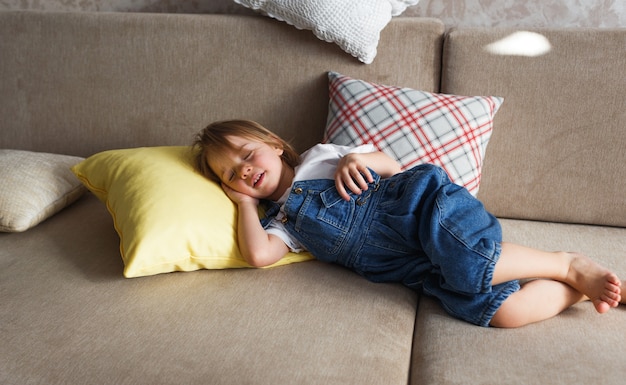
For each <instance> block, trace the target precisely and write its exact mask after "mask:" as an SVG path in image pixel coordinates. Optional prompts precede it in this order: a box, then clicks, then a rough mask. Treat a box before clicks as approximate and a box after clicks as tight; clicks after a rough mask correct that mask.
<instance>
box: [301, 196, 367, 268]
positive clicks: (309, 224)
mask: <svg viewBox="0 0 626 385" xmlns="http://www.w3.org/2000/svg"><path fill="white" fill-rule="evenodd" d="M354 205H355V201H354V198H351V199H350V201H345V200H343V199H342V198H341V197H340V196H339V194H338V193H337V190H336V189H335V187H334V186H332V187H329V188H327V189H325V190H323V191H316V190H307V191H306V196H305V198H304V201H303V202H302V205H301V206H300V208H299V210H298V215H297V217H296V223H295V230H296V232H297V233H298V234H299V236H300V237H301V242H302V243H303V244H304V245H305V247H306V248H307V249H308V250H309V251H310V252H311V253H313V255H315V256H316V257H317V258H318V259H323V260H328V257H331V256H333V255H335V254H336V253H337V252H338V251H339V250H340V249H341V247H342V245H343V244H344V242H345V240H346V237H347V235H348V233H349V232H350V227H351V224H352V221H353V218H352V216H353V214H354V210H355V207H354ZM325 257H326V258H325ZM331 259H333V258H331Z"/></svg>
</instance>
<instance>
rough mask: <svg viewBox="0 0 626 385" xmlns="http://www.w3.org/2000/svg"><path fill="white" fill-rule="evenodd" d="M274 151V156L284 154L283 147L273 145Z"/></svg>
mask: <svg viewBox="0 0 626 385" xmlns="http://www.w3.org/2000/svg"><path fill="white" fill-rule="evenodd" d="M274 151H276V154H277V155H278V156H281V155H283V153H284V152H285V150H284V149H283V147H282V146H281V145H279V144H274Z"/></svg>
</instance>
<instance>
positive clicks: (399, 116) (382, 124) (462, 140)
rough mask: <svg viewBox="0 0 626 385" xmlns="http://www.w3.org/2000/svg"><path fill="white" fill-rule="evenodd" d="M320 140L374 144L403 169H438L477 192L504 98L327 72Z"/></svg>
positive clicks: (352, 143)
mask: <svg viewBox="0 0 626 385" xmlns="http://www.w3.org/2000/svg"><path fill="white" fill-rule="evenodd" d="M328 76H329V80H330V87H329V95H330V105H329V115H328V121H327V125H326V132H325V136H324V141H325V142H331V143H335V144H342V145H360V144H364V143H372V144H374V145H375V146H376V147H377V148H378V149H379V150H380V151H383V152H385V153H387V154H388V155H390V156H392V157H393V158H395V159H396V160H397V161H398V162H399V163H400V165H401V166H402V167H403V168H404V169H407V168H410V167H413V166H415V165H418V164H421V163H432V164H436V165H439V166H441V167H443V168H444V169H445V170H446V172H447V173H448V175H449V176H450V178H451V179H452V180H453V181H454V182H455V183H457V184H460V185H463V186H465V187H466V188H467V189H468V190H469V191H470V192H471V193H472V194H474V195H476V194H477V193H478V187H479V184H480V175H481V167H482V162H483V157H484V155H485V149H486V147H487V143H488V142H489V139H490V137H491V132H492V129H493V117H494V115H495V114H496V112H497V111H498V108H500V105H501V104H502V101H503V99H502V98H499V97H493V96H487V97H485V96H457V95H445V94H434V93H429V92H423V91H417V90H413V89H410V88H401V87H389V86H384V85H378V84H374V83H369V82H365V81H362V80H356V79H352V78H350V77H347V76H343V75H340V74H338V73H334V72H330V73H329V74H328Z"/></svg>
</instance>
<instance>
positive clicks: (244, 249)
mask: <svg viewBox="0 0 626 385" xmlns="http://www.w3.org/2000/svg"><path fill="white" fill-rule="evenodd" d="M222 188H223V189H224V191H225V192H226V194H227V195H228V197H229V198H230V199H231V200H232V201H233V202H235V203H236V204H237V207H238V208H239V210H238V214H237V239H238V241H239V251H240V252H241V255H242V256H243V257H244V259H245V260H246V262H248V263H249V264H250V265H252V266H255V267H263V266H269V265H271V264H273V263H275V262H278V261H279V260H280V259H281V258H282V257H284V256H285V255H286V254H287V253H288V252H289V248H288V247H287V245H285V243H284V242H283V240H282V239H280V238H279V237H277V236H275V235H272V234H268V233H267V232H266V231H265V229H264V228H263V226H261V222H260V221H259V213H258V209H257V206H258V204H259V202H258V200H257V199H255V198H252V197H249V196H247V195H245V194H241V193H239V192H236V191H235V190H233V189H231V188H229V187H227V186H225V185H223V184H222Z"/></svg>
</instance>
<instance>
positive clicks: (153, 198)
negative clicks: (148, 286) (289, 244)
mask: <svg viewBox="0 0 626 385" xmlns="http://www.w3.org/2000/svg"><path fill="white" fill-rule="evenodd" d="M193 156H194V155H193V150H192V148H191V147H189V146H164V147H144V148H132V149H123V150H110V151H105V152H101V153H98V154H96V155H93V156H91V157H89V158H88V159H86V160H85V161H83V162H81V163H79V164H78V165H76V166H74V167H73V168H72V171H74V173H76V175H77V176H78V178H79V179H80V180H81V181H82V182H83V183H84V184H85V186H87V188H89V190H91V191H92V192H93V193H94V194H95V195H96V196H97V197H98V198H99V199H100V200H102V201H103V202H105V203H106V206H107V209H108V210H109V212H110V213H111V215H112V217H113V221H114V225H115V229H116V230H117V232H118V234H119V236H120V251H121V254H122V259H123V260H124V264H125V269H124V275H125V276H126V277H138V276H145V275H152V274H158V273H167V272H171V271H191V270H197V269H223V268H236V267H250V265H249V264H248V263H246V261H245V260H244V259H243V258H242V257H241V255H240V253H239V249H238V247H237V242H236V229H235V225H236V218H237V214H236V211H235V210H236V207H235V205H234V204H233V203H232V202H231V201H230V200H229V199H228V197H227V196H226V194H224V192H223V191H222V189H221V187H220V186H219V185H217V184H216V183H214V182H211V181H209V180H207V179H206V178H204V177H203V176H201V175H200V174H199V173H197V172H196V171H195V169H194V166H193ZM309 259H312V257H311V256H310V254H308V253H301V254H295V253H290V254H288V255H287V256H285V257H284V258H283V259H281V260H280V261H278V262H277V263H276V264H274V265H273V266H278V265H284V264H287V263H292V262H298V261H305V260H309Z"/></svg>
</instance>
